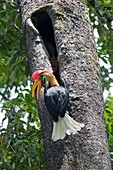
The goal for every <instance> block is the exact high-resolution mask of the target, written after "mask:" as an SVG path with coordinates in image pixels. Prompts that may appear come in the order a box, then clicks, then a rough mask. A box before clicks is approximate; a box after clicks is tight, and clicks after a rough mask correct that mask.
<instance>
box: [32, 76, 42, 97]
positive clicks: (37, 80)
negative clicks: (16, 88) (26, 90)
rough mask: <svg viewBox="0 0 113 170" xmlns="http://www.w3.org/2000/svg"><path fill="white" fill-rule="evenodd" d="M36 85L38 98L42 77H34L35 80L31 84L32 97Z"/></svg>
mask: <svg viewBox="0 0 113 170" xmlns="http://www.w3.org/2000/svg"><path fill="white" fill-rule="evenodd" d="M37 86H38V88H37V93H36V97H37V99H38V96H39V93H40V90H41V88H42V79H41V77H39V78H38V79H36V80H35V82H34V84H33V87H32V96H33V97H34V92H35V89H36V87H37Z"/></svg>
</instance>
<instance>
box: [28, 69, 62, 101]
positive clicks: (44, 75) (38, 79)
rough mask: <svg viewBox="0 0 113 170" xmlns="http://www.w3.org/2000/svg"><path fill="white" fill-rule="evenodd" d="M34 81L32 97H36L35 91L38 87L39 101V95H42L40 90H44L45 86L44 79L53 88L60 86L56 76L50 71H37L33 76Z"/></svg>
mask: <svg viewBox="0 0 113 170" xmlns="http://www.w3.org/2000/svg"><path fill="white" fill-rule="evenodd" d="M31 78H32V80H33V81H34V84H33V87H32V96H34V91H35V89H36V87H37V86H38V87H37V94H36V96H37V99H38V95H39V93H40V90H41V88H42V86H44V84H43V83H44V79H45V81H48V82H50V84H51V86H55V85H57V86H58V85H59V84H58V82H57V80H56V78H55V76H54V75H53V74H52V73H50V72H49V71H48V70H44V71H41V70H37V71H35V72H34V73H33V74H32V77H31Z"/></svg>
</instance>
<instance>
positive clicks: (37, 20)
mask: <svg viewBox="0 0 113 170" xmlns="http://www.w3.org/2000/svg"><path fill="white" fill-rule="evenodd" d="M31 20H32V22H33V24H34V26H35V28H36V29H37V30H38V31H39V34H40V37H41V39H42V41H43V43H44V46H45V48H46V50H47V52H48V55H49V61H50V63H51V65H52V69H53V73H54V75H55V76H56V78H57V80H58V81H59V82H60V77H59V68H58V61H57V57H58V55H57V49H56V43H55V37H54V29H53V24H52V20H51V19H50V17H49V15H48V13H47V12H46V10H40V11H36V12H34V13H33V14H32V16H31Z"/></svg>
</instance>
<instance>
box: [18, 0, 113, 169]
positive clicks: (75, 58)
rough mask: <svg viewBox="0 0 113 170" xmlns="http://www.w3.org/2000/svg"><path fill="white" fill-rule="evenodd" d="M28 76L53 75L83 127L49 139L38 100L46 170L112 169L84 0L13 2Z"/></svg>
mask: <svg viewBox="0 0 113 170" xmlns="http://www.w3.org/2000/svg"><path fill="white" fill-rule="evenodd" d="M18 4H19V6H20V8H21V17H22V24H23V32H24V36H25V41H26V48H27V56H28V61H29V65H30V70H31V73H33V72H34V71H36V70H37V69H38V70H39V69H41V70H42V69H49V70H50V71H52V70H53V73H54V75H55V76H56V77H57V79H58V81H59V82H60V83H61V81H62V80H63V81H65V83H66V86H67V88H68V90H69V94H70V106H69V112H70V113H71V115H72V117H73V118H74V120H76V121H78V122H84V123H85V127H84V128H83V129H82V130H81V131H80V132H79V133H77V134H76V135H71V136H67V137H66V138H65V139H64V140H59V141H57V142H53V141H52V140H51V133H52V120H51V118H50V115H49V114H48V113H47V110H46V108H45V105H44V102H43V92H42V94H41V95H40V100H39V101H38V109H39V111H38V114H39V117H40V120H41V125H42V132H43V141H44V149H45V156H46V163H47V170H101V169H103V170H111V164H110V158H109V151H108V144H107V138H106V128H105V122H104V115H103V108H104V106H103V95H102V84H101V78H100V67H99V61H98V57H97V52H96V47H95V42H94V36H93V31H92V28H91V22H90V20H89V17H88V12H87V9H86V6H85V2H84V0H77V1H73V0H51V1H50V0H34V1H32V0H18Z"/></svg>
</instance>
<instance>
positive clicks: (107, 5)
mask: <svg viewBox="0 0 113 170" xmlns="http://www.w3.org/2000/svg"><path fill="white" fill-rule="evenodd" d="M86 4H87V5H88V7H89V15H90V19H91V21H92V25H93V29H95V30H96V31H97V33H98V39H97V50H98V55H99V58H100V59H101V60H102V61H103V62H104V65H103V66H102V67H101V74H102V82H103V89H107V90H109V88H110V86H111V83H112V78H113V56H112V54H113V43H112V41H113V1H112V0H98V1H97V0H86ZM106 64H107V65H109V67H108V66H107V67H106ZM108 68H109V69H108Z"/></svg>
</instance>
